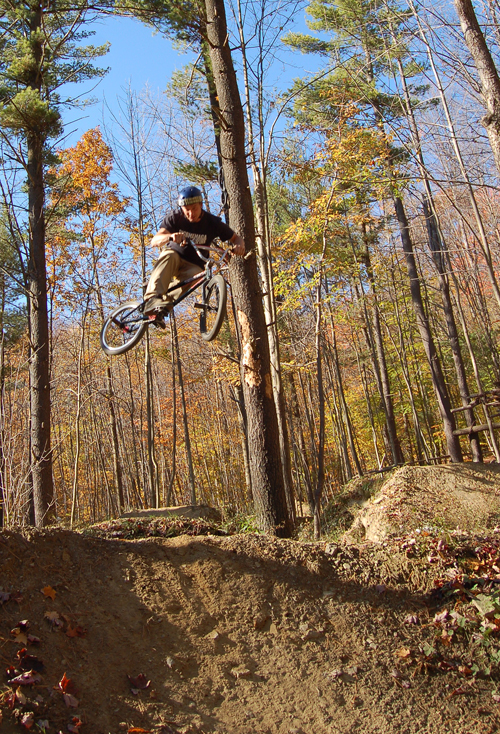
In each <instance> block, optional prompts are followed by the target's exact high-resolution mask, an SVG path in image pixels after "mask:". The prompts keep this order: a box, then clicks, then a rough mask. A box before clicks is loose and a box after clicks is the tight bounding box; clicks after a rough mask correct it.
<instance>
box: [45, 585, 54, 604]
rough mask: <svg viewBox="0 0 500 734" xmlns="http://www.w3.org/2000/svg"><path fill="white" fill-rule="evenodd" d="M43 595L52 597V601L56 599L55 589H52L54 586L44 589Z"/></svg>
mask: <svg viewBox="0 0 500 734" xmlns="http://www.w3.org/2000/svg"><path fill="white" fill-rule="evenodd" d="M42 594H43V595H44V596H50V598H51V599H52V601H54V599H55V598H56V592H55V589H53V588H52V586H44V587H43V589H42Z"/></svg>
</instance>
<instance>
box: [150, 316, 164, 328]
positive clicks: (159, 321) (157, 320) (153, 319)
mask: <svg viewBox="0 0 500 734" xmlns="http://www.w3.org/2000/svg"><path fill="white" fill-rule="evenodd" d="M148 320H149V323H150V324H153V326H158V327H159V328H160V329H166V328H167V325H166V323H165V319H164V316H163V314H162V313H150V314H148Z"/></svg>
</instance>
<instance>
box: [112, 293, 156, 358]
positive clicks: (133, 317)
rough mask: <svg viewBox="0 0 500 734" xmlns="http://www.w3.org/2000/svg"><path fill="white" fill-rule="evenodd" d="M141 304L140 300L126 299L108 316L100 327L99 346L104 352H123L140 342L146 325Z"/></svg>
mask: <svg viewBox="0 0 500 734" xmlns="http://www.w3.org/2000/svg"><path fill="white" fill-rule="evenodd" d="M141 305H142V301H127V303H122V305H121V306H118V308H115V310H114V311H112V312H111V314H110V315H109V316H108V318H107V319H106V321H105V322H104V326H103V327H102V329H101V347H102V349H103V350H104V351H105V352H106V354H109V355H111V356H113V355H115V354H123V353H124V352H128V350H129V349H132V347H135V345H136V344H138V342H140V340H141V339H142V337H143V336H144V332H145V331H146V329H147V327H148V322H147V321H145V320H144V316H143V313H142V309H139V306H141Z"/></svg>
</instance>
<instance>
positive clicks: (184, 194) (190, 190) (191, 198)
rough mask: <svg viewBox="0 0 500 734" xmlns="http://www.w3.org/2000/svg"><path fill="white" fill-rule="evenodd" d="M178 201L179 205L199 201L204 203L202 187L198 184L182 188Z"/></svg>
mask: <svg viewBox="0 0 500 734" xmlns="http://www.w3.org/2000/svg"><path fill="white" fill-rule="evenodd" d="M177 203H178V204H179V206H189V205H190V204H198V203H199V204H202V203H203V195H202V193H201V191H200V189H197V188H196V186H186V188H185V189H182V191H181V192H180V193H179V198H178V200H177Z"/></svg>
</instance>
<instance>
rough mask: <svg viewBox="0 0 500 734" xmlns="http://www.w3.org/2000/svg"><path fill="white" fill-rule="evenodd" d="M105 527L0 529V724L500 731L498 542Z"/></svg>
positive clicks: (243, 730)
mask: <svg viewBox="0 0 500 734" xmlns="http://www.w3.org/2000/svg"><path fill="white" fill-rule="evenodd" d="M130 522H131V521H128V523H130ZM140 522H141V523H142V524H141V526H140V527H141V529H142V532H144V533H145V534H147V527H146V525H145V523H144V520H141V521H140ZM157 522H158V521H157ZM116 527H117V526H116V524H115V525H112V524H111V525H108V526H106V527H105V528H104V529H103V528H101V529H100V534H101V536H105V534H106V532H107V533H108V536H107V537H85V536H83V535H80V534H78V533H72V532H67V531H48V532H44V533H32V534H31V535H30V536H22V535H21V534H12V533H3V534H0V564H1V568H2V581H1V583H2V587H3V588H2V591H1V592H0V639H1V645H2V661H3V667H4V669H6V670H7V673H6V674H5V673H3V675H4V678H3V689H2V690H3V698H2V702H3V705H2V707H1V712H2V714H3V723H2V724H1V725H0V729H1V731H2V732H6V734H13V732H19V731H25V730H28V729H31V730H32V731H35V732H47V734H51V733H52V732H55V733H56V734H57V733H58V732H62V733H63V734H66V732H81V734H85V733H86V732H88V734H120V733H121V732H127V733H130V734H133V733H134V732H156V733H157V734H172V732H179V733H182V732H185V733H187V732H193V733H194V732H205V733H208V732H210V733H213V734H215V733H216V732H218V734H255V733H261V734H264V733H266V734H300V733H302V734H323V733H324V734H326V733H328V734H330V733H331V732H339V733H340V732H342V734H346V733H348V732H352V733H354V732H357V733H360V732H361V734H365V733H368V732H374V733H375V732H377V734H385V733H387V734H388V733H389V732H390V733H391V734H392V733H393V732H400V733H405V734H406V733H407V734H413V733H415V734H416V733H417V732H424V731H425V732H429V733H435V734H438V733H439V734H443V732H454V734H457V733H458V734H469V733H472V732H474V733H477V734H486V732H493V731H497V727H498V726H499V725H500V717H499V704H498V701H500V695H498V694H497V686H498V680H499V677H500V676H499V673H498V661H500V648H499V646H498V644H497V642H496V640H497V636H498V633H497V631H496V630H497V627H496V617H495V616H494V614H493V615H492V614H491V609H490V607H487V605H486V601H485V600H487V601H488V602H489V603H490V605H491V604H492V605H493V607H491V608H492V609H493V612H494V613H496V612H495V610H496V606H495V604H496V601H495V599H496V597H495V593H497V592H496V591H495V590H496V589H497V586H496V583H497V581H496V579H498V580H500V569H499V568H498V566H497V565H496V564H497V563H498V564H500V559H499V556H500V551H499V549H498V545H499V543H498V541H499V538H498V536H496V537H492V538H490V539H483V540H478V539H477V538H474V539H469V540H466V539H464V538H461V539H458V540H457V544H455V545H454V546H453V547H452V546H448V545H445V544H444V543H443V541H442V539H441V538H440V537H439V536H433V535H432V534H428V535H427V536H426V537H425V538H422V537H419V538H406V539H405V540H404V541H402V540H399V541H397V543H393V544H391V543H390V542H388V543H386V545H385V546H384V545H372V544H364V545H359V546H343V545H339V544H332V543H321V544H314V545H313V544H304V543H298V542H294V541H285V540H276V539H271V538H267V537H263V536H257V535H235V536H232V537H215V536H205V537H200V536H196V537H194V536H193V537H189V536H185V535H184V536H181V537H174V538H164V537H152V538H143V539H140V538H136V539H135V540H124V539H122V538H120V537H116V534H117V533H118V532H119V531H118V530H117V529H116ZM127 527H129V525H127ZM197 527H198V529H199V527H200V525H197ZM113 528H114V529H113ZM157 530H158V528H156V530H155V532H154V534H155V535H157V534H158V533H157ZM127 532H131V531H130V528H129V530H128V531H127ZM113 534H114V535H113ZM461 559H462V560H461ZM463 559H465V561H464V560H463ZM472 562H473V563H474V564H476V568H475V570H474V568H472V567H471V568H470V569H468V571H467V574H468V575H464V569H463V563H472ZM495 568H496V569H497V571H498V572H499V574H498V575H497V571H495ZM478 569H479V570H478ZM435 579H440V580H439V581H438V583H437V584H435ZM471 579H472V581H471ZM433 588H435V591H434V592H433V593H432V594H429V591H430V590H431V589H433ZM478 604H479V606H478ZM499 609H500V606H499ZM457 610H460V615H461V616H460V615H458V612H457ZM481 610H482V611H481ZM453 615H458V616H453ZM488 624H489V625H490V626H491V627H492V629H491V630H490V632H489V633H488V635H486V633H483V632H482V631H481V626H483V627H484V625H488ZM37 640H38V642H37ZM495 655H497V656H498V660H497V661H496V662H495V660H496V658H495ZM474 666H475V667H474ZM23 676H24V680H23ZM30 677H31V678H30ZM23 683H25V684H23Z"/></svg>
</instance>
